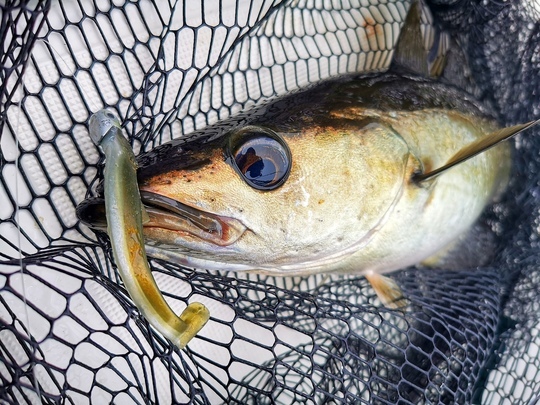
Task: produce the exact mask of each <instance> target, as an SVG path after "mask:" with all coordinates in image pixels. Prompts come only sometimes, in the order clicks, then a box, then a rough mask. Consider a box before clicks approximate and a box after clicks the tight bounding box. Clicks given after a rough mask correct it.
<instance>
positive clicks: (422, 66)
mask: <svg viewBox="0 0 540 405" xmlns="http://www.w3.org/2000/svg"><path fill="white" fill-rule="evenodd" d="M421 13H422V11H421V6H420V4H419V3H418V2H417V1H415V2H414V3H413V4H411V8H410V9H409V13H408V14H407V18H406V19H405V23H404V24H403V27H402V28H401V31H400V33H399V39H398V43H397V45H396V50H395V52H394V57H393V62H394V63H395V64H398V65H400V66H404V67H407V68H409V69H411V70H412V71H413V72H416V73H418V74H421V75H422V76H429V72H428V69H427V66H428V64H427V60H426V57H427V54H426V51H425V50H424V38H423V36H422V31H421V29H420V18H421V17H420V16H421Z"/></svg>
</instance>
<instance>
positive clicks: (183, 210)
mask: <svg viewBox="0 0 540 405" xmlns="http://www.w3.org/2000/svg"><path fill="white" fill-rule="evenodd" d="M140 195H141V201H142V203H143V206H144V209H145V211H146V213H147V214H148V219H147V220H146V221H144V223H143V227H144V230H145V232H144V233H145V235H146V234H149V233H150V234H152V233H153V232H152V231H154V230H161V231H165V232H167V233H169V234H170V235H169V237H168V238H167V239H170V240H167V241H156V242H164V243H167V244H168V243H172V242H173V241H174V240H175V239H177V238H180V239H184V238H196V239H200V240H202V241H204V242H208V243H211V244H213V245H216V246H229V245H231V244H233V243H234V242H236V241H237V240H238V239H239V238H240V237H241V236H242V235H243V234H244V232H245V231H246V230H247V227H246V226H245V225H244V224H242V222H240V221H239V220H237V219H235V218H230V217H226V216H222V215H217V214H212V213H210V212H206V211H203V210H201V209H199V208H194V207H192V206H189V205H187V204H184V203H182V202H180V201H178V200H175V199H173V198H170V197H167V196H164V195H161V194H157V193H152V192H150V191H143V190H141V191H140ZM77 216H78V217H79V218H80V219H81V221H82V222H83V223H85V224H86V225H87V226H89V227H90V228H92V229H98V230H102V231H106V227H107V222H106V219H105V205H104V200H103V198H91V199H88V200H86V201H84V202H83V203H82V204H80V205H79V206H78V207H77ZM160 233H163V232H160ZM150 239H153V238H152V237H150Z"/></svg>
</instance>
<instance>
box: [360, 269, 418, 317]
mask: <svg viewBox="0 0 540 405" xmlns="http://www.w3.org/2000/svg"><path fill="white" fill-rule="evenodd" d="M365 277H366V279H367V281H369V283H370V284H371V286H372V287H373V289H374V290H375V293H376V294H377V297H379V299H380V300H381V302H382V304H383V305H384V306H385V307H387V308H391V309H400V310H404V309H406V308H407V306H408V305H409V301H408V300H407V299H406V298H405V297H404V296H403V291H401V288H400V287H399V286H398V285H397V284H396V282H395V281H394V280H392V279H391V278H390V277H386V276H383V275H382V274H378V273H370V274H366V275H365Z"/></svg>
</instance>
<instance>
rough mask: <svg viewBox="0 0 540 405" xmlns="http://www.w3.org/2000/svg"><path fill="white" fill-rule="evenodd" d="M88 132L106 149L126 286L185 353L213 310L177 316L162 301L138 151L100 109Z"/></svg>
mask: <svg viewBox="0 0 540 405" xmlns="http://www.w3.org/2000/svg"><path fill="white" fill-rule="evenodd" d="M89 130H90V137H91V138H92V141H93V142H94V143H95V144H96V145H98V146H99V147H100V148H101V149H102V151H103V153H104V154H105V158H106V163H105V173H104V177H105V179H104V196H105V211H106V218H107V233H108V235H109V238H110V240H111V246H112V250H113V256H114V260H115V262H116V266H117V268H118V271H119V273H120V276H121V277H122V281H123V282H124V285H125V287H126V289H127V291H128V293H129V295H130V297H131V299H132V300H133V302H134V303H135V305H136V306H137V308H138V309H139V310H140V311H141V313H142V315H143V316H144V317H145V318H146V319H147V320H148V322H150V324H151V325H152V326H153V327H154V328H155V329H156V330H157V331H158V332H160V333H161V334H163V335H164V336H165V337H166V338H167V339H169V340H170V341H171V342H172V343H173V344H174V345H176V346H177V347H178V348H180V349H183V348H184V347H185V346H186V345H187V344H188V342H189V341H190V340H191V339H192V338H193V337H194V336H195V335H196V334H197V333H198V332H199V331H200V330H201V328H202V327H203V326H204V325H205V324H206V322H208V319H209V317H210V314H209V312H208V309H207V308H206V307H205V306H204V305H203V304H201V303H198V302H195V303H191V304H189V305H188V307H187V308H186V309H185V310H184V312H182V314H181V315H180V316H177V315H176V314H175V313H174V312H173V311H172V309H171V308H170V307H169V305H168V304H167V302H166V301H165V299H164V298H163V295H162V294H161V291H160V290H159V288H158V286H157V285H156V282H155V280H154V277H153V276H152V272H151V270H150V267H149V265H148V260H147V258H146V251H145V247H144V237H143V217H144V218H147V215H146V212H145V210H144V208H143V206H142V203H141V197H140V194H139V187H138V184H137V175H136V170H137V164H136V163H135V156H134V154H133V151H132V149H131V147H130V145H129V143H128V142H127V140H126V139H125V138H124V136H123V135H122V130H121V127H120V122H119V121H118V119H117V118H116V117H115V116H114V115H113V114H112V113H111V112H109V111H107V110H101V111H99V112H97V113H96V114H94V115H93V116H92V117H91V118H90V125H89Z"/></svg>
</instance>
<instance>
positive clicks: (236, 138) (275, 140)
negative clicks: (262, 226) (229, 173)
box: [229, 126, 291, 190]
mask: <svg viewBox="0 0 540 405" xmlns="http://www.w3.org/2000/svg"><path fill="white" fill-rule="evenodd" d="M229 151H230V158H231V161H232V164H233V166H234V168H235V169H236V171H237V172H238V173H239V174H240V176H241V177H242V178H243V179H244V181H245V182H246V183H247V184H249V185H250V186H251V187H253V188H255V189H257V190H274V189H276V188H278V187H279V186H281V185H282V184H283V183H284V182H285V180H287V177H288V176H289V172H290V169H291V152H290V150H289V147H288V146H287V144H286V143H285V141H284V140H283V139H282V138H281V137H280V136H279V135H278V134H276V133H275V132H274V131H272V130H270V129H267V128H262V127H255V126H248V127H245V128H243V129H242V130H240V131H238V132H237V133H235V134H234V135H233V136H232V137H231V142H230V143H229Z"/></svg>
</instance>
